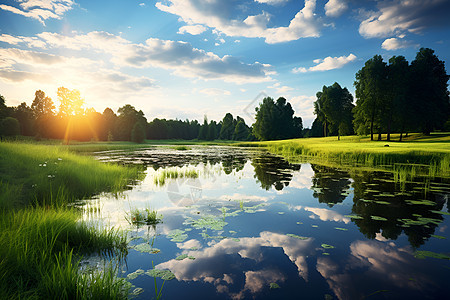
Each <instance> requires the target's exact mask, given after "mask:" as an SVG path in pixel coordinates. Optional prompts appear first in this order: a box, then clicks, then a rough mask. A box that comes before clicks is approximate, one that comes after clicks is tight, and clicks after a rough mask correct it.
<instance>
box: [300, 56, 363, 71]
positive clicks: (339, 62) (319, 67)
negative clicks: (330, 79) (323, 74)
mask: <svg viewBox="0 0 450 300" xmlns="http://www.w3.org/2000/svg"><path fill="white" fill-rule="evenodd" d="M355 59H356V56H355V55H354V54H353V53H350V54H349V55H348V56H339V57H331V56H328V57H325V58H324V59H315V60H314V61H313V62H314V63H315V64H316V65H315V66H313V67H309V68H305V67H298V68H294V69H292V72H294V73H306V72H315V71H328V70H334V69H340V68H342V67H343V66H345V65H346V64H348V63H350V62H352V61H354V60H355Z"/></svg>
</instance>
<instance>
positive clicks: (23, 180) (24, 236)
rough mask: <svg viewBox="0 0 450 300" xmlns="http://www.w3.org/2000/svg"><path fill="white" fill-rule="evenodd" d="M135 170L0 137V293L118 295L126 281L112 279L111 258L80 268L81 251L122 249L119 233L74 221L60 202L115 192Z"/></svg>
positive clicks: (115, 252) (109, 254) (124, 292)
mask: <svg viewBox="0 0 450 300" xmlns="http://www.w3.org/2000/svg"><path fill="white" fill-rule="evenodd" d="M139 176H140V172H139V170H138V169H136V168H132V167H123V166H119V165H114V164H105V163H101V162H98V161H96V160H95V159H93V158H91V157H87V156H80V155H77V154H74V153H71V152H70V151H68V150H67V148H66V147H63V146H57V145H39V144H30V143H23V142H6V143H0V257H1V260H0V268H1V270H2V274H1V275H0V289H1V291H2V295H1V298H4V299H6V298H19V299H21V298H27V299H28V298H29V299H126V298H127V297H128V293H129V288H130V286H129V283H127V282H126V280H124V279H119V278H117V277H116V271H117V270H116V264H113V263H111V264H105V266H104V268H103V269H102V270H100V271H99V270H87V271H81V270H80V259H81V258H82V257H83V256H86V255H91V254H95V255H101V256H102V257H104V258H105V259H106V261H111V262H112V261H114V260H117V259H120V258H121V257H123V256H124V255H126V252H127V239H126V234H125V233H124V232H121V231H119V230H115V229H105V228H96V227H93V226H92V225H91V224H89V225H88V224H87V223H84V222H82V221H79V217H80V211H79V209H77V208H75V207H71V206H68V204H70V203H72V202H73V201H75V200H78V199H83V198H87V197H92V196H94V195H97V194H100V193H103V192H110V193H120V191H122V190H123V189H124V188H126V187H127V185H128V184H129V183H130V181H131V180H136V179H139Z"/></svg>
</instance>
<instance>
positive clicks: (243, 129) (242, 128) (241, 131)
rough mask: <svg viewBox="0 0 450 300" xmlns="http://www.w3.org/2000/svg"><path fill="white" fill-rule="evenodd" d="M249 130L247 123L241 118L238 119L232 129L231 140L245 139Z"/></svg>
mask: <svg viewBox="0 0 450 300" xmlns="http://www.w3.org/2000/svg"><path fill="white" fill-rule="evenodd" d="M249 132H250V130H249V128H248V127H247V125H245V122H244V121H243V120H242V119H241V120H239V121H238V123H237V124H236V127H235V129H234V133H233V140H237V141H245V140H247V138H248V135H249Z"/></svg>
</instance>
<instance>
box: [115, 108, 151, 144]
mask: <svg viewBox="0 0 450 300" xmlns="http://www.w3.org/2000/svg"><path fill="white" fill-rule="evenodd" d="M117 112H118V118H117V135H118V137H117V138H118V139H119V140H122V141H130V140H131V131H132V130H133V127H134V125H135V124H136V123H138V122H140V123H142V124H143V125H144V126H145V124H147V119H146V118H145V116H144V113H143V112H142V110H140V111H137V110H136V109H135V108H134V106H131V105H130V104H126V105H124V106H122V107H121V108H119V109H118V110H117ZM144 128H145V127H144Z"/></svg>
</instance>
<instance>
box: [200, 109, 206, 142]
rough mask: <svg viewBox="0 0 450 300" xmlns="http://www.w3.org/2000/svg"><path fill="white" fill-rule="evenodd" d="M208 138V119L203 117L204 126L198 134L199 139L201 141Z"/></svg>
mask: <svg viewBox="0 0 450 300" xmlns="http://www.w3.org/2000/svg"><path fill="white" fill-rule="evenodd" d="M207 136H208V117H207V116H206V115H205V116H204V117H203V124H202V125H201V127H200V130H199V132H198V139H199V140H206V139H207Z"/></svg>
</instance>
